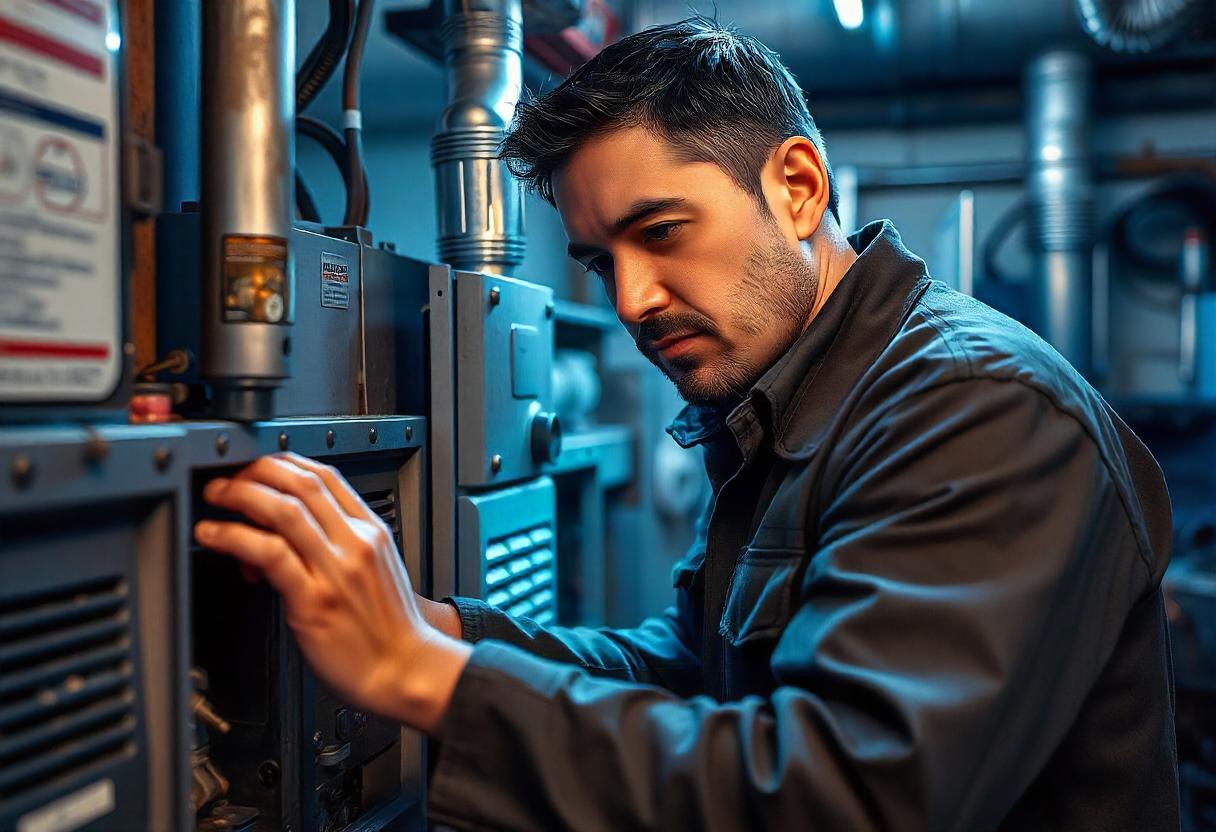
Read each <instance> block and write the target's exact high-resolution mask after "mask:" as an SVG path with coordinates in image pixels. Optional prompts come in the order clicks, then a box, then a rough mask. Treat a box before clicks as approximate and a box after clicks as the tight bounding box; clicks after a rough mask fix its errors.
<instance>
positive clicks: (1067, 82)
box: [1026, 51, 1094, 375]
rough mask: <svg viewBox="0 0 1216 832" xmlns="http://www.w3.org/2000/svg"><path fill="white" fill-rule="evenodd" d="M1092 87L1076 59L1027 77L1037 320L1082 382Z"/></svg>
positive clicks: (1057, 60)
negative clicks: (1076, 371) (1080, 375)
mask: <svg viewBox="0 0 1216 832" xmlns="http://www.w3.org/2000/svg"><path fill="white" fill-rule="evenodd" d="M1092 86H1093V72H1092V68H1091V66H1090V64H1089V61H1088V60H1087V59H1086V58H1085V57H1084V56H1083V55H1080V54H1078V53H1075V52H1069V51H1053V52H1047V53H1045V54H1043V55H1040V56H1039V57H1038V58H1036V59H1035V60H1033V61H1032V62H1031V63H1030V65H1029V67H1028V68H1027V71H1026V137H1027V142H1028V147H1027V167H1028V173H1027V177H1028V178H1027V183H1026V184H1027V190H1028V192H1029V200H1030V208H1031V231H1032V234H1031V248H1032V251H1033V253H1034V261H1035V266H1034V283H1033V289H1032V291H1033V293H1034V312H1035V320H1036V321H1037V325H1038V328H1039V334H1040V335H1042V336H1043V338H1044V339H1046V340H1047V341H1048V342H1049V343H1050V344H1051V345H1052V346H1053V347H1055V348H1056V349H1057V350H1058V351H1059V352H1060V353H1061V354H1062V355H1063V356H1064V357H1065V358H1067V359H1068V360H1069V361H1070V362H1071V363H1072V365H1073V366H1074V367H1075V368H1076V369H1077V370H1078V371H1079V372H1080V373H1082V374H1083V375H1088V374H1089V372H1090V361H1091V354H1092V346H1093V345H1092V340H1091V325H1092V324H1091V320H1090V279H1091V269H1092V247H1093V228H1094V216H1093V215H1094V204H1093V181H1092V174H1091V170H1090V163H1091V159H1090V147H1089V123H1090V97H1091V89H1092Z"/></svg>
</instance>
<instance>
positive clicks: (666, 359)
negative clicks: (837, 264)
mask: <svg viewBox="0 0 1216 832" xmlns="http://www.w3.org/2000/svg"><path fill="white" fill-rule="evenodd" d="M554 192H555V195H556V201H557V207H558V211H559V212H560V213H561V217H562V223H563V224H564V225H565V228H566V234H567V235H568V236H569V238H570V254H571V256H572V257H574V258H575V259H576V260H578V261H579V262H580V263H581V264H583V266H585V267H586V268H587V269H588V270H590V271H594V272H596V273H597V274H598V275H599V276H600V278H601V279H602V281H603V284H604V290H605V291H606V292H607V294H608V298H609V300H610V301H611V302H612V305H613V306H614V307H615V308H616V313H617V317H619V318H620V320H621V323H623V324H624V325H625V328H626V329H627V330H628V331H629V333H630V335H632V336H633V338H634V340H635V341H636V343H637V346H638V349H639V350H641V352H642V354H643V355H645V356H646V357H647V358H648V359H650V360H651V361H652V362H653V363H654V364H655V366H657V367H658V368H659V369H660V370H662V371H663V372H664V373H665V374H666V375H667V377H668V378H670V379H671V380H672V382H673V383H674V384H675V385H676V389H677V390H678V391H679V393H680V395H681V396H683V397H684V399H686V400H687V401H689V402H692V403H694V404H701V405H714V404H719V403H722V402H724V401H726V400H728V399H730V398H731V397H733V396H737V395H740V394H742V393H744V392H746V390H747V389H748V388H749V387H750V386H751V385H752V384H753V383H755V381H756V380H757V379H759V377H760V376H761V375H762V374H763V373H764V371H765V370H767V369H768V368H769V367H770V366H771V365H772V364H773V363H774V362H775V361H776V360H777V359H778V358H779V357H780V356H781V354H782V353H784V352H785V351H786V350H787V349H788V348H789V346H790V345H791V344H792V343H793V342H794V340H795V339H797V337H798V335H799V334H800V333H801V332H802V330H803V329H804V328H805V326H806V322H807V321H808V320H809V318H810V313H811V309H812V308H813V305H814V301H815V291H816V276H815V272H814V270H813V269H812V267H811V265H810V264H809V263H808V262H807V261H806V260H805V259H804V258H803V256H802V254H801V252H800V247H799V242H798V240H797V239H791V236H790V234H789V233H783V231H782V230H781V229H780V228H779V227H778V224H777V222H776V220H775V219H774V218H773V215H772V214H770V213H768V212H767V211H765V210H764V209H762V208H761V207H760V206H759V205H758V204H757V203H756V201H755V200H754V199H753V197H752V196H751V195H750V194H748V193H747V192H745V191H744V190H743V189H742V188H740V187H739V186H738V185H737V184H735V182H734V181H733V180H732V179H730V177H728V176H727V175H726V173H725V172H723V171H722V169H721V168H719V167H718V166H717V165H715V164H712V163H706V162H685V161H682V160H680V159H678V158H676V157H675V155H674V154H673V153H672V151H671V148H670V145H668V144H667V143H666V142H665V141H663V140H662V139H661V138H658V137H655V136H654V135H652V134H651V133H650V132H648V131H646V130H643V129H641V128H625V129H620V130H616V131H613V132H611V133H608V134H605V135H604V136H601V137H599V138H596V139H593V140H591V141H589V142H588V143H587V144H585V145H584V146H583V147H581V148H580V149H579V150H578V152H577V153H576V154H575V155H574V156H573V157H572V158H571V160H570V161H569V162H568V163H567V164H566V165H565V166H564V167H563V168H562V169H561V170H560V171H559V172H558V174H557V176H555V178H554Z"/></svg>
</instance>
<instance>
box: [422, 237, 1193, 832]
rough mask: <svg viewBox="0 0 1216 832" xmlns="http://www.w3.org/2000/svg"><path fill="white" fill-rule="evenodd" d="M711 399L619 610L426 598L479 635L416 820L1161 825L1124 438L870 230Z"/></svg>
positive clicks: (1156, 660) (1164, 520)
mask: <svg viewBox="0 0 1216 832" xmlns="http://www.w3.org/2000/svg"><path fill="white" fill-rule="evenodd" d="M851 242H852V243H853V246H854V248H855V249H856V250H857V251H858V252H859V253H860V257H859V259H858V260H857V262H856V264H855V265H854V266H853V267H852V268H851V269H850V270H849V272H848V273H847V274H846V275H845V277H844V279H843V281H842V282H841V283H840V285H839V286H838V288H837V289H836V291H835V292H834V293H833V295H832V296H831V297H830V298H829V300H828V301H827V303H826V304H825V306H824V308H823V309H822V310H821V312H820V314H819V315H818V316H817V317H816V318H815V320H814V322H813V323H812V324H811V326H810V327H809V328H808V329H807V331H806V332H805V333H804V334H803V335H802V337H801V338H800V339H799V340H798V342H797V343H796V344H795V345H794V346H793V347H792V348H791V349H790V351H789V352H788V353H787V354H786V355H784V356H783V357H782V358H781V359H780V360H779V361H778V362H777V363H776V364H775V365H774V366H773V367H772V368H771V369H770V370H769V371H768V372H767V373H766V374H765V376H764V377H763V378H762V379H761V380H760V382H759V383H758V384H757V385H756V386H755V387H754V388H753V389H752V391H751V393H750V395H749V397H748V398H747V399H746V400H745V401H744V402H742V403H741V404H740V405H739V406H738V407H736V408H734V409H733V411H732V412H730V414H729V416H728V417H726V418H721V417H720V416H717V415H715V414H714V413H712V412H707V411H703V410H697V409H688V410H686V411H685V413H684V414H682V416H681V419H680V420H678V422H677V424H676V425H674V426H673V428H672V432H673V435H674V436H675V438H676V439H677V441H679V442H680V443H681V444H682V445H686V446H690V445H696V444H704V445H705V446H706V449H707V464H708V469H709V473H710V477H711V480H712V481H713V484H714V486H715V489H714V491H715V497H714V501H713V505H712V506H711V511H710V513H709V515H708V518H707V522H706V523H705V524H703V527H702V533H701V535H700V536H699V542H698V544H697V545H696V546H694V547H693V550H692V552H691V553H690V554H689V556H688V557H687V558H686V559H685V560H684V561H683V562H682V563H681V564H680V565H679V567H678V568H677V570H676V573H675V585H676V601H675V604H674V606H673V607H672V608H671V609H670V610H668V611H667V613H666V614H665V615H663V616H661V617H658V618H654V619H651V620H648V621H646V622H644V623H643V624H641V625H640V626H639V627H637V628H636V629H631V630H612V629H601V630H592V629H587V628H561V627H552V628H548V629H546V628H542V627H540V626H538V625H536V624H535V623H533V622H530V621H527V620H514V619H511V618H510V617H508V616H507V615H505V614H504V613H502V612H499V611H497V610H494V609H492V608H490V607H488V606H486V605H485V604H483V603H481V602H479V601H474V600H469V599H453V603H455V604H456V606H457V608H458V609H459V611H460V616H461V621H462V623H463V625H464V633H465V637H466V638H467V639H468V640H470V641H472V642H474V643H475V647H474V649H473V654H472V658H471V660H470V662H469V665H468V668H467V669H466V670H465V672H464V674H463V676H462V677H461V679H460V682H459V684H458V685H457V688H456V691H455V695H454V697H453V699H452V702H451V707H450V710H449V711H448V715H447V718H446V720H445V721H444V724H443V726H442V729H441V734H440V739H441V750H440V753H439V758H438V763H437V766H436V768H435V771H434V774H433V779H432V786H431V789H430V795H429V807H428V811H429V815H430V817H431V819H432V820H434V821H438V822H441V823H446V824H451V825H454V826H458V827H471V828H478V829H491V828H492V829H517V830H537V829H588V830H632V829H661V830H674V829H711V830H728V829H729V830H735V829H783V830H784V829H831V830H835V829H841V830H860V829H870V828H886V829H897V830H916V829H966V830H971V829H992V828H1002V829H1018V830H1023V829H1024V830H1040V829H1060V830H1082V829H1094V830H1136V832H1143V830H1148V829H1174V828H1177V827H1178V825H1179V816H1178V785H1177V768H1176V759H1175V747H1174V720H1173V692H1172V677H1171V666H1170V655H1169V641H1168V635H1167V631H1166V619H1165V614H1164V610H1163V603H1162V596H1161V591H1160V589H1159V583H1160V580H1161V575H1162V572H1163V571H1164V569H1165V565H1166V561H1167V559H1168V553H1169V546H1170V538H1171V531H1170V509H1169V500H1168V495H1167V493H1166V490H1165V485H1164V482H1163V481H1162V477H1161V473H1160V471H1159V469H1158V468H1157V466H1156V464H1155V462H1154V461H1153V459H1152V457H1151V456H1150V455H1149V453H1148V451H1147V450H1146V449H1145V448H1144V446H1143V445H1141V443H1140V442H1139V441H1138V440H1137V439H1136V437H1135V436H1134V435H1133V434H1132V433H1131V431H1130V430H1128V429H1127V427H1126V426H1125V425H1124V424H1123V423H1122V422H1121V421H1120V420H1119V418H1118V417H1117V416H1116V415H1115V414H1114V413H1113V412H1112V411H1111V410H1110V408H1108V407H1107V405H1106V403H1105V402H1104V401H1103V400H1102V398H1101V397H1100V396H1099V395H1098V394H1097V393H1096V392H1095V391H1094V390H1093V389H1092V388H1091V387H1090V386H1089V385H1088V384H1087V383H1086V382H1085V381H1084V380H1083V379H1082V378H1081V377H1080V376H1079V375H1078V374H1077V373H1076V372H1075V371H1074V370H1073V369H1072V368H1071V367H1070V366H1069V365H1068V364H1067V363H1066V362H1065V361H1064V360H1063V359H1062V358H1061V357H1060V356H1059V355H1058V354H1057V353H1056V352H1054V351H1053V350H1052V349H1051V348H1050V347H1048V346H1047V345H1046V344H1045V343H1044V342H1043V341H1041V340H1040V339H1039V338H1037V337H1036V336H1035V335H1034V334H1032V333H1031V332H1030V331H1028V330H1026V329H1025V328H1023V327H1022V326H1020V325H1019V324H1017V323H1015V322H1014V321H1012V320H1010V319H1009V318H1007V317H1005V316H1003V315H1001V314H999V313H997V312H995V311H994V310H992V309H990V308H989V307H987V306H985V305H983V304H982V303H979V302H977V301H975V300H973V299H972V298H970V297H967V296H964V295H961V294H959V293H957V292H954V291H952V290H950V289H949V288H947V287H946V286H943V285H942V284H940V283H936V282H933V281H931V280H930V279H929V277H928V276H927V274H926V271H925V265H924V263H923V262H922V261H921V260H920V259H919V258H917V257H915V256H913V255H912V254H911V253H909V252H908V250H907V249H906V248H904V246H903V245H902V243H901V242H900V239H899V235H898V234H897V232H896V231H895V229H894V228H893V227H892V226H891V225H890V224H889V223H874V224H871V225H869V226H867V227H866V228H865V229H863V230H862V231H861V232H860V233H859V234H858V235H856V236H855V237H853V238H851Z"/></svg>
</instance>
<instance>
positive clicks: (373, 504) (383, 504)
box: [359, 488, 401, 551]
mask: <svg viewBox="0 0 1216 832" xmlns="http://www.w3.org/2000/svg"><path fill="white" fill-rule="evenodd" d="M359 496H360V497H362V498H363V502H365V503H367V506H368V508H370V509H371V510H372V511H374V512H375V513H376V516H377V517H379V518H380V519H381V520H383V521H384V525H386V526H388V528H389V531H391V532H392V533H393V542H394V543H396V544H397V551H401V516H400V514H398V512H397V495H396V494H394V493H393V490H392V489H391V488H389V489H385V490H383V491H361V492H359Z"/></svg>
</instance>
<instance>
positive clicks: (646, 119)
mask: <svg viewBox="0 0 1216 832" xmlns="http://www.w3.org/2000/svg"><path fill="white" fill-rule="evenodd" d="M633 126H638V127H644V128H647V129H650V130H653V131H654V132H655V133H656V134H658V135H659V136H661V137H663V138H664V139H666V140H667V141H668V142H670V143H671V144H672V145H673V146H674V148H675V149H676V152H677V153H678V154H679V155H680V157H681V158H684V159H687V160H688V161H697V162H713V163H714V164H716V165H718V167H720V168H721V169H722V170H723V171H724V172H725V173H726V174H727V175H728V176H730V177H731V179H733V180H734V181H735V182H736V183H737V184H738V185H739V187H741V188H742V189H743V190H745V191H747V192H748V193H750V194H751V195H752V196H753V197H755V198H756V200H757V201H758V202H759V203H760V204H761V205H764V200H763V191H762V190H761V185H760V170H761V168H762V167H763V166H764V163H765V162H766V161H767V160H768V157H769V154H771V153H772V151H773V149H774V148H776V147H778V146H780V144H781V143H782V142H784V141H785V140H786V139H788V138H790V137H791V136H805V137H806V138H808V139H810V140H811V141H812V142H814V144H815V147H816V148H817V149H818V151H819V154H820V156H822V157H823V163H824V166H825V167H826V168H827V172H828V206H829V208H830V210H831V212H832V215H833V216H835V217H836V218H837V220H839V215H838V213H837V203H838V201H839V194H838V193H837V190H836V180H835V177H834V176H833V175H832V168H831V166H830V165H829V164H828V160H827V155H826V153H825V150H824V144H823V137H822V136H821V135H820V133H819V128H817V127H816V126H815V120H814V119H813V118H811V114H810V112H809V111H808V110H807V107H806V101H805V100H804V99H803V94H802V89H801V88H800V87H799V86H798V83H797V82H796V81H795V80H794V77H793V76H792V75H791V74H790V72H789V70H788V69H786V68H785V66H784V65H783V64H782V63H781V57H780V56H779V55H778V54H777V53H776V52H774V51H772V50H771V49H769V48H768V47H767V46H765V45H764V44H762V43H761V42H760V41H758V40H756V39H755V38H753V37H750V36H748V35H744V34H741V33H739V32H737V31H735V30H734V29H732V28H730V27H727V26H722V25H719V24H718V23H717V22H716V21H714V20H711V19H708V18H705V17H692V18H689V19H687V20H681V21H680V22H678V23H671V24H668V25H665V26H655V27H652V28H650V29H646V30H644V31H641V32H638V33H637V34H635V35H630V36H629V37H626V38H623V39H621V40H619V41H617V42H616V43H614V44H612V45H610V46H608V47H607V48H606V49H604V50H603V51H602V52H600V53H599V54H598V55H596V56H595V57H594V58H592V59H591V60H590V61H588V62H587V63H586V64H584V65H583V66H582V67H580V68H579V69H578V70H577V71H575V72H574V74H573V75H571V76H570V77H569V78H567V79H566V80H565V81H563V82H562V83H561V85H560V86H558V87H557V88H555V89H554V90H552V91H551V92H549V93H547V94H545V95H543V96H541V97H539V98H536V99H533V100H531V101H526V102H521V103H520V104H519V106H518V107H517V108H516V110H515V119H514V122H513V123H512V125H511V129H510V130H509V131H508V133H507V136H506V138H505V139H504V140H503V143H502V147H501V148H500V152H499V156H500V158H502V159H503V160H504V162H505V163H506V164H507V167H508V168H509V169H510V170H511V172H512V173H514V174H515V176H516V177H517V178H518V179H519V180H521V181H522V182H523V183H524V185H525V186H526V187H527V188H529V189H530V190H533V191H535V192H537V193H539V194H540V195H541V196H542V197H543V198H544V199H545V200H547V201H548V202H549V203H550V204H554V197H553V174H554V172H555V171H556V170H558V169H559V168H560V167H561V166H562V165H564V164H565V163H566V162H567V161H568V160H569V158H570V156H571V155H572V154H573V153H574V152H575V151H576V150H578V148H579V147H581V146H582V144H583V143H584V142H585V141H587V140H588V139H590V138H593V137H595V136H598V135H601V134H603V133H605V132H608V131H610V130H614V129H617V128H620V127H633Z"/></svg>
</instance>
